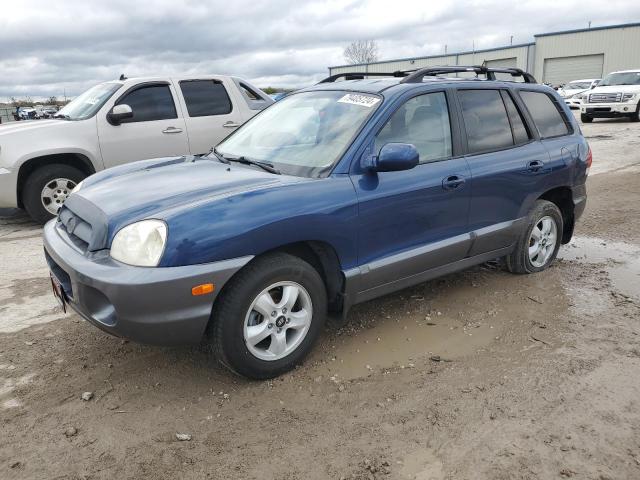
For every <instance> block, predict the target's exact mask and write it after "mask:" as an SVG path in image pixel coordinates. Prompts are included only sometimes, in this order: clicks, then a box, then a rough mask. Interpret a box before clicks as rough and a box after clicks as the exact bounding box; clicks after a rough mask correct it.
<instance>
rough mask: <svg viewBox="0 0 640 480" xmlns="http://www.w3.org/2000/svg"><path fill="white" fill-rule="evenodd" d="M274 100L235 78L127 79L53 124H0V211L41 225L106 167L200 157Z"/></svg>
mask: <svg viewBox="0 0 640 480" xmlns="http://www.w3.org/2000/svg"><path fill="white" fill-rule="evenodd" d="M272 103H273V100H272V99H271V98H270V97H269V96H268V95H267V94H265V93H264V92H262V91H261V90H260V89H258V88H256V87H254V86H252V85H251V84H250V83H249V82H247V81H245V80H242V79H240V78H236V77H228V76H223V75H204V76H198V77H177V78H162V77H153V78H131V79H127V78H124V77H121V78H120V80H117V81H111V82H105V83H101V84H99V85H96V86H95V87H92V88H90V89H89V90H87V91H86V92H84V93H83V94H82V95H80V96H79V97H77V98H75V99H74V100H73V101H72V102H71V103H69V104H68V105H67V106H66V107H64V108H63V109H62V110H60V111H59V112H57V113H56V114H55V115H54V119H53V120H40V121H38V122H15V123H9V124H6V125H4V124H3V125H0V208H15V207H22V208H24V209H25V210H26V211H27V212H28V213H29V215H31V217H32V218H33V219H34V220H36V221H38V222H41V223H44V222H46V221H47V220H48V219H50V218H52V217H53V216H54V215H55V214H56V213H57V211H58V209H59V208H60V207H61V206H62V203H63V202H64V200H65V199H66V198H67V196H68V195H69V194H70V193H71V191H72V190H73V188H75V186H76V185H77V184H79V183H80V182H81V181H82V180H83V179H84V178H85V177H87V176H89V175H91V174H92V173H95V172H97V171H99V170H103V169H105V168H109V167H113V166H115V165H120V164H122V163H128V162H133V161H136V160H144V159H148V158H156V157H172V156H180V155H188V154H191V155H198V154H203V153H207V152H208V151H209V150H210V149H211V147H214V146H215V145H217V144H218V143H219V142H220V141H222V140H223V139H224V138H225V137H226V136H227V135H229V133H231V132H233V131H234V130H235V129H236V128H237V127H239V126H240V125H242V124H243V123H244V122H246V121H247V120H249V119H250V118H251V117H252V116H254V115H255V114H256V113H258V112H259V111H260V110H262V109H264V108H265V107H267V106H269V105H271V104H272Z"/></svg>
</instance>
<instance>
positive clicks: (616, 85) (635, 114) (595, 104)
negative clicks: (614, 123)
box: [580, 69, 640, 123]
mask: <svg viewBox="0 0 640 480" xmlns="http://www.w3.org/2000/svg"><path fill="white" fill-rule="evenodd" d="M580 97H581V98H580V100H581V101H582V105H581V106H580V119H581V120H582V121H583V122H584V123H591V122H593V119H594V118H619V117H627V118H628V119H629V120H631V121H632V122H638V121H640V69H634V70H622V71H619V72H611V73H610V74H609V75H607V76H606V77H604V78H603V79H602V81H601V82H600V83H599V84H598V86H597V87H596V88H594V89H593V90H589V91H587V92H584V93H581V94H580Z"/></svg>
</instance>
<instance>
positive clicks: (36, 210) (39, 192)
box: [22, 163, 86, 223]
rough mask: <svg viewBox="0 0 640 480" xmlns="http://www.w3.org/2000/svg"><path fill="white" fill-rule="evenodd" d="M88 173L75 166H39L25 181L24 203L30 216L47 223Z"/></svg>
mask: <svg viewBox="0 0 640 480" xmlns="http://www.w3.org/2000/svg"><path fill="white" fill-rule="evenodd" d="M85 177H86V175H85V174H84V173H82V172H81V171H80V170H78V169H77V168H75V167H72V166H70V165H63V164H58V163H55V164H51V165H45V166H44V167H40V168H38V169H37V170H36V171H34V172H33V173H32V174H31V175H29V177H28V178H27V181H26V182H25V183H24V188H23V190H22V203H23V205H24V209H25V210H26V211H27V213H28V214H29V216H30V217H31V218H32V219H33V220H35V221H36V222H38V223H46V222H47V221H48V220H50V219H52V218H53V217H55V216H56V215H57V214H58V210H60V207H62V204H63V203H64V201H65V200H66V199H67V197H68V196H69V195H71V191H72V190H73V189H74V188H75V186H76V185H77V184H78V183H80V182H81V181H82V180H83V179H84V178H85Z"/></svg>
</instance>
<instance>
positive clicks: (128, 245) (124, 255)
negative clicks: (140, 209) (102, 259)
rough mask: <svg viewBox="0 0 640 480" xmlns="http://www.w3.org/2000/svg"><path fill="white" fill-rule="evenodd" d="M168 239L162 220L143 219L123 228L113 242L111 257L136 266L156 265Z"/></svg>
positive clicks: (165, 226)
mask: <svg viewBox="0 0 640 480" xmlns="http://www.w3.org/2000/svg"><path fill="white" fill-rule="evenodd" d="M166 240H167V225H166V224H165V223H164V222H163V221H161V220H142V221H140V222H136V223H132V224H131V225H127V226H126V227H124V228H122V229H121V230H120V231H119V232H118V233H116V236H115V237H114V238H113V242H112V243H111V258H113V259H115V260H118V261H119V262H122V263H126V264H128V265H134V266H136V267H156V266H158V263H160V259H161V258H162V253H163V252H164V245H165V243H166Z"/></svg>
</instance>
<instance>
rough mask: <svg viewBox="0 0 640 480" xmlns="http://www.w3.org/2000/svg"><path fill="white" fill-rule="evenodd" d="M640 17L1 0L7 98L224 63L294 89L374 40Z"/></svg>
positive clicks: (395, 50)
mask: <svg viewBox="0 0 640 480" xmlns="http://www.w3.org/2000/svg"><path fill="white" fill-rule="evenodd" d="M589 20H592V21H593V26H599V25H607V24H617V23H628V22H634V21H640V2H638V1H637V0H606V1H603V0H556V1H551V0H536V1H523V2H514V1H513V0H487V1H483V0H456V1H447V0H440V1H437V2H436V1H425V0H419V1H402V0H394V1H389V0H382V1H378V0H342V1H340V0H330V1H305V0H269V1H262V2H261V1H259V0H253V1H245V0H224V1H219V0H185V1H180V0H0V72H1V73H0V99H2V98H7V97H11V96H18V97H22V96H26V95H30V96H32V97H33V98H36V97H42V96H50V95H57V96H60V97H61V96H62V95H63V93H65V92H66V94H67V96H74V95H77V94H78V93H80V92H82V91H83V90H84V89H86V88H88V87H89V86H91V85H93V84H95V83H98V82H102V81H105V80H110V79H113V78H117V77H118V76H119V75H120V74H121V73H123V72H124V73H126V74H127V76H130V77H131V76H138V75H148V74H157V75H165V74H166V75H169V74H172V73H180V74H182V73H228V74H234V75H239V76H242V77H245V78H248V79H250V80H252V81H253V82H254V83H256V84H257V85H259V86H261V87H266V86H279V87H298V86H302V85H305V84H308V83H310V82H313V81H314V80H318V79H320V78H322V77H323V75H326V74H327V67H328V66H330V65H341V64H344V63H345V59H344V57H343V50H344V47H345V46H346V45H347V44H349V42H351V41H353V40H357V39H374V40H376V41H377V42H378V44H379V48H380V52H379V53H380V58H381V59H388V58H399V57H407V56H419V55H429V54H438V53H442V52H443V51H444V45H447V46H448V50H449V52H453V51H456V50H470V49H471V47H472V44H473V42H474V41H475V45H476V48H477V49H480V48H490V47H495V46H501V45H505V44H508V43H509V37H510V36H511V35H513V42H514V43H523V42H529V41H532V38H533V34H535V33H543V32H549V31H557V30H566V29H572V28H583V27H586V26H587V23H588V21H589Z"/></svg>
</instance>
